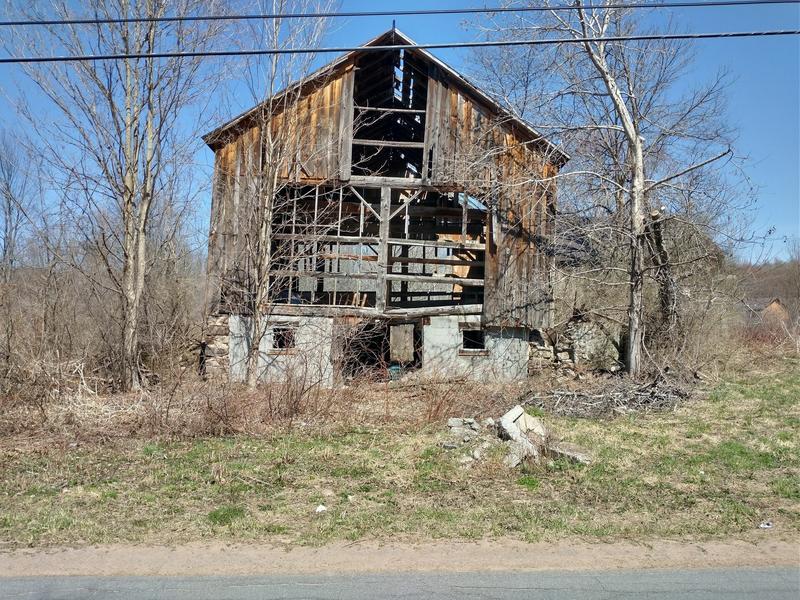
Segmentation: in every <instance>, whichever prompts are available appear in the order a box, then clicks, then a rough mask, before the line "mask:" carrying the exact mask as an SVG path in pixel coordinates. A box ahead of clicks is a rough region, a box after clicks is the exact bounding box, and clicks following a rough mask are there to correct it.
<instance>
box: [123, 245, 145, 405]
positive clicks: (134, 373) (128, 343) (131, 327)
mask: <svg viewBox="0 0 800 600" xmlns="http://www.w3.org/2000/svg"><path fill="white" fill-rule="evenodd" d="M123 286H124V300H123V303H122V312H123V315H122V389H123V390H124V391H130V390H138V389H140V388H141V380H140V377H139V315H138V313H139V298H140V294H137V290H136V287H137V286H136V261H135V256H134V255H133V254H131V255H130V256H128V257H127V259H126V261H125V267H124V269H123Z"/></svg>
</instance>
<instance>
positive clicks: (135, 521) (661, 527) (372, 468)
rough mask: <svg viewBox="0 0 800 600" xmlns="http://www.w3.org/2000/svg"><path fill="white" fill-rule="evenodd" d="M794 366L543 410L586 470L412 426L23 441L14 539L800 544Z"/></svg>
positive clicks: (2, 456)
mask: <svg viewBox="0 0 800 600" xmlns="http://www.w3.org/2000/svg"><path fill="white" fill-rule="evenodd" d="M784 367H785V369H784V370H776V371H775V372H771V373H766V374H757V375H747V376H745V375H739V376H736V377H732V378H729V379H727V380H726V381H724V382H723V383H722V384H720V385H719V386H717V387H716V388H715V389H713V390H708V394H705V395H702V394H701V395H698V396H697V397H695V398H693V399H692V400H690V401H688V402H686V403H685V404H682V405H680V406H679V407H678V408H677V409H676V410H675V411H670V412H665V413H652V414H637V415H629V416H624V417H620V418H616V419H602V420H592V419H574V418H572V419H568V418H558V417H555V416H552V415H544V416H541V415H540V412H539V411H536V410H535V409H534V410H532V409H530V407H529V409H528V410H529V413H530V414H534V415H536V416H540V417H541V418H542V419H543V420H544V421H545V423H546V424H547V425H548V427H549V428H551V429H552V430H553V431H554V432H555V433H556V435H557V436H559V437H563V438H564V441H565V442H570V443H574V444H578V445H581V446H584V447H585V448H586V449H587V450H588V451H589V452H590V453H591V455H592V459H593V460H592V463H591V465H589V466H582V465H578V464H574V463H572V462H570V461H568V460H555V461H548V462H547V463H546V464H543V465H535V466H526V467H525V468H523V469H521V470H518V469H515V470H509V469H508V468H506V467H505V466H504V465H503V458H504V456H505V453H506V451H507V449H506V447H505V446H504V445H503V444H497V445H495V446H492V447H491V448H489V449H487V450H486V451H485V453H484V456H485V458H484V459H483V460H481V461H477V462H474V463H471V464H470V465H468V466H463V465H462V464H461V463H460V462H459V459H460V457H461V456H463V455H464V454H465V453H466V452H468V451H470V450H471V448H470V447H467V448H465V449H463V450H455V451H446V450H444V449H443V448H442V447H441V443H442V441H443V440H444V439H445V438H446V435H447V433H446V432H445V431H443V428H433V427H430V428H419V427H417V426H415V425H413V424H410V423H402V424H401V425H402V426H397V424H394V423H390V424H388V425H387V426H385V428H380V427H378V426H375V428H374V429H367V428H363V429H346V430H340V431H336V430H334V431H331V432H328V433H324V434H323V433H321V431H320V430H311V428H302V429H299V430H294V431H291V432H280V433H277V432H276V433H274V434H272V435H268V436H261V437H251V436H246V435H240V436H230V437H206V438H201V439H193V440H173V441H163V440H155V441H154V440H150V439H143V440H117V441H115V442H113V443H107V444H97V445H91V444H86V445H81V446H80V447H79V448H75V449H72V450H67V451H65V450H64V449H63V446H58V445H55V444H54V445H52V447H51V446H47V445H42V444H32V445H31V446H30V447H26V446H25V442H24V440H23V441H22V442H19V443H18V442H17V440H12V442H11V443H8V444H6V445H5V446H0V515H1V516H0V542H2V543H3V544H4V545H5V546H6V547H19V546H43V545H55V544H75V543H79V544H84V543H85V544H94V543H114V542H142V543H165V544H171V543H180V542H184V541H190V540H202V539H208V538H210V537H213V538H218V539H225V540H236V541H247V540H260V541H264V540H278V541H279V542H280V543H299V544H322V543H326V542H329V541H332V540H360V539H366V538H371V539H376V538H377V539H386V540H388V539H430V538H459V539H478V538H483V537H493V536H511V537H514V538H517V539H521V540H528V541H536V540H551V539H557V538H567V537H574V536H581V537H592V538H599V539H643V538H650V537H658V536H662V537H669V538H681V537H684V536H690V537H692V538H704V537H707V538H714V537H720V536H731V535H741V534H746V533H747V532H752V531H755V530H756V528H757V526H758V523H759V522H760V521H761V520H763V519H765V518H769V519H771V520H773V521H775V522H776V524H777V526H778V527H779V528H780V530H781V531H783V532H788V534H789V535H797V534H800V481H799V480H798V476H797V473H800V377H798V375H797V373H796V371H797V368H798V365H797V364H796V363H786V364H785V365H784ZM387 393H391V391H390V392H387ZM387 401H394V399H393V398H390V399H388V400H387ZM318 504H324V505H325V506H326V507H327V509H328V510H327V511H326V512H324V513H320V514H317V513H316V512H315V508H316V506H317V505H318Z"/></svg>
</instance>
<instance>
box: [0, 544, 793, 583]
mask: <svg viewBox="0 0 800 600" xmlns="http://www.w3.org/2000/svg"><path fill="white" fill-rule="evenodd" d="M774 566H782V567H798V568H800V540H797V539H780V538H777V537H775V536H774V534H764V535H763V536H754V537H753V538H752V539H749V540H742V539H740V540H727V541H712V542H698V543H688V542H677V541H664V540H659V541H652V542H648V543H627V542H616V543H602V544H597V543H595V544H590V543H579V542H559V543H534V544H528V543H525V542H521V541H518V540H510V539H509V540H497V541H484V542H436V543H422V544H377V543H373V542H364V543H350V544H345V543H335V544H330V545H326V546H321V547H317V548H311V547H295V548H291V549H287V548H285V547H280V546H273V545H257V544H241V545H230V544H220V543H208V544H205V543H192V544H187V545H182V546H175V547H168V546H145V545H134V546H128V545H103V546H93V547H83V548H51V549H48V550H14V551H11V552H5V553H0V578H3V577H9V578H10V577H41V576H125V575H130V576H156V575H159V576H180V575H273V574H282V575H294V574H298V575H299V574H342V573H389V572H412V571H417V572H441V571H448V572H471V571H475V572H477V571H481V572H485V571H555V570H558V571H595V570H603V571H607V570H620V569H710V568H731V567H756V568H760V567H774Z"/></svg>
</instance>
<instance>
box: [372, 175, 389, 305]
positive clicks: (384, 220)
mask: <svg viewBox="0 0 800 600" xmlns="http://www.w3.org/2000/svg"><path fill="white" fill-rule="evenodd" d="M391 208H392V188H390V187H386V186H384V187H382V188H381V224H380V229H379V237H380V242H379V245H378V280H377V283H376V288H375V308H376V309H377V310H378V311H384V310H386V292H387V289H386V288H387V285H386V272H387V269H388V266H389V215H390V211H391Z"/></svg>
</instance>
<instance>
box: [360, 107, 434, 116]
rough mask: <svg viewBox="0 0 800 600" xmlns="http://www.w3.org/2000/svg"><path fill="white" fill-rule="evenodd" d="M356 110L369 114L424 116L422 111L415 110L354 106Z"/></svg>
mask: <svg viewBox="0 0 800 600" xmlns="http://www.w3.org/2000/svg"><path fill="white" fill-rule="evenodd" d="M356 108H357V109H358V110H365V111H370V112H386V113H411V114H417V115H424V114H425V110H424V109H416V108H382V107H378V106H356Z"/></svg>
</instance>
